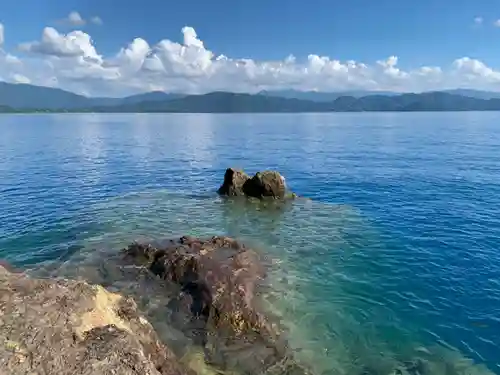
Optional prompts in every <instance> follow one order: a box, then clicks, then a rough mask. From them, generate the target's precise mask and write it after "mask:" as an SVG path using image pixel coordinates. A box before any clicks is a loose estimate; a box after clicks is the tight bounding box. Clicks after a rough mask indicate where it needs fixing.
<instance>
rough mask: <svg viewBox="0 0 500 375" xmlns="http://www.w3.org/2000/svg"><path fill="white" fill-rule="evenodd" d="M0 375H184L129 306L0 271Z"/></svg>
mask: <svg viewBox="0 0 500 375" xmlns="http://www.w3.org/2000/svg"><path fill="white" fill-rule="evenodd" d="M0 374H10V375H21V374H23V375H24V374H40V375H42V374H43V375H53V374H57V375H78V374H89V375H90V374H92V375H94V374H95V375H104V374H106V375H107V374H120V375H160V374H164V375H167V374H168V375H187V374H191V372H190V371H189V370H187V369H185V368H183V367H182V366H181V365H180V364H179V363H178V361H177V358H176V357H175V355H174V354H173V353H172V352H171V351H170V349H169V348H168V347H166V346H165V345H164V344H163V343H161V342H160V341H159V339H158V337H157V335H156V333H155V331H154V329H153V327H152V326H151V325H150V324H149V322H148V321H147V320H146V319H144V318H143V317H142V316H141V315H140V314H139V312H138V311H137V308H136V304H135V302H134V301H133V300H131V299H127V298H124V297H122V296H120V295H118V294H114V293H110V292H108V291H107V290H105V289H104V288H102V287H100V286H93V285H89V284H87V283H85V282H83V281H69V280H63V279H59V280H44V279H32V278H29V277H27V276H26V275H24V274H22V273H13V272H10V271H8V270H7V269H6V268H5V267H3V266H0Z"/></svg>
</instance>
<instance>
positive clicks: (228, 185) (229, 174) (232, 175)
mask: <svg viewBox="0 0 500 375" xmlns="http://www.w3.org/2000/svg"><path fill="white" fill-rule="evenodd" d="M249 179H250V177H248V175H247V174H246V173H245V172H243V171H241V170H238V169H233V168H228V169H226V173H225V174H224V182H223V183H222V186H221V187H220V188H219V191H218V193H219V194H220V195H227V196H229V197H237V196H244V195H245V193H244V191H243V185H244V184H245V182H247V181H248V180H249Z"/></svg>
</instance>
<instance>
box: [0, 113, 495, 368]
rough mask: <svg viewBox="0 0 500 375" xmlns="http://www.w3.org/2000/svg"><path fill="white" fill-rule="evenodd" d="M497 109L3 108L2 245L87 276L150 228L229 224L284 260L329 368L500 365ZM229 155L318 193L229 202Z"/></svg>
mask: <svg viewBox="0 0 500 375" xmlns="http://www.w3.org/2000/svg"><path fill="white" fill-rule="evenodd" d="M499 120H500V114H496V113H468V114H447V113H440V114H426V113H418V114H336V115H335V114H333V115H332V114H322V115H313V114H312V115H231V116H230V115H122V116H117V115H104V116H103V115H56V116H4V117H2V118H1V119H0V134H2V137H1V138H0V194H1V198H2V199H1V200H0V212H1V215H2V220H0V253H1V254H2V257H5V258H7V259H8V260H10V261H11V262H13V263H15V264H17V265H19V266H24V267H30V268H34V270H33V272H34V273H37V272H38V273H43V272H51V273H52V274H59V275H69V276H81V275H84V274H85V272H84V269H85V268H86V267H87V269H88V268H89V267H90V268H91V267H97V266H98V264H99V262H100V259H102V258H103V256H105V254H109V253H113V252H114V251H115V250H116V249H119V248H120V247H121V246H123V245H125V244H127V243H128V242H129V241H131V240H134V239H151V238H163V237H168V236H172V235H180V234H186V233H190V234H195V235H212V234H229V235H232V236H236V237H238V238H241V239H243V240H246V242H248V243H251V244H253V245H254V246H255V247H256V248H257V249H259V251H261V252H262V253H263V254H265V255H266V257H267V258H268V259H269V263H270V264H271V272H270V275H269V279H270V281H271V283H272V288H271V290H269V291H268V293H266V295H265V296H264V297H265V300H266V304H265V306H266V308H268V309H269V310H271V311H273V312H274V313H275V314H277V315H279V316H280V317H281V319H282V321H283V323H284V324H285V325H287V326H288V329H289V331H290V344H291V346H292V347H293V348H294V349H296V353H297V356H298V357H299V358H300V359H301V360H303V361H305V362H308V363H312V364H313V367H314V369H315V370H316V372H317V373H322V372H323V373H345V374H351V373H352V374H354V373H366V374H368V373H380V374H389V373H392V372H393V371H394V367H395V366H397V363H402V362H408V361H412V360H414V359H415V358H423V359H425V360H426V361H428V363H429V366H430V367H429V368H430V369H431V372H432V373H445V372H446V373H451V372H455V373H471V372H478V373H479V372H488V371H490V372H496V373H500V365H499V363H500V359H499V358H500V349H499V343H500V255H498V248H499V246H498V245H499V243H500V240H499V238H500V225H499V222H498V213H499V210H500V204H499V203H500V198H499V197H500V195H499V193H500V177H499V176H500V174H499V173H498V172H499V170H500V137H499V136H498V135H497V132H496V126H497V125H496V124H498V121H499ZM227 166H237V167H244V168H245V169H248V170H249V171H256V170H258V169H263V168H277V169H279V170H280V171H282V172H283V173H284V174H285V176H286V178H287V182H288V183H289V185H290V187H291V188H292V189H293V190H295V191H297V192H298V193H299V194H301V195H305V196H308V197H311V198H313V201H300V202H298V203H296V204H294V205H293V206H287V207H281V208H279V209H273V210H270V209H260V210H257V209H256V208H255V207H254V206H247V205H241V204H238V203H230V202H224V201H222V200H220V199H218V198H217V197H216V196H215V195H214V190H215V188H216V187H217V186H218V184H219V182H220V180H221V177H222V174H223V172H224V169H225V167H227ZM47 270H49V271H47ZM85 275H86V276H87V277H89V278H91V277H90V275H89V274H85ZM113 287H116V288H117V289H120V285H118V283H115V284H114V285H113ZM468 359H470V360H471V361H473V363H472V362H470V361H469V360H468ZM486 367H487V369H486Z"/></svg>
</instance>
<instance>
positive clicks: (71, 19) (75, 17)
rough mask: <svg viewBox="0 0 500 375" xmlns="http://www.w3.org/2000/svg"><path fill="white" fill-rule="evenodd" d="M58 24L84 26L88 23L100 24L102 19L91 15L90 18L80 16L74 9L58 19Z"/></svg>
mask: <svg viewBox="0 0 500 375" xmlns="http://www.w3.org/2000/svg"><path fill="white" fill-rule="evenodd" d="M58 23H59V24H60V25H68V26H75V27H79V26H85V25H86V24H88V23H92V24H94V25H102V23H103V22H102V19H101V18H100V17H98V16H93V17H91V18H90V19H88V20H86V19H85V18H83V17H82V16H81V14H80V13H78V12H76V11H72V12H70V13H69V14H68V15H67V16H66V17H65V18H63V19H60V20H59V21H58Z"/></svg>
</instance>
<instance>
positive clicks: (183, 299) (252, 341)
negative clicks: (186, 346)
mask: <svg viewBox="0 0 500 375" xmlns="http://www.w3.org/2000/svg"><path fill="white" fill-rule="evenodd" d="M125 254H126V257H127V258H129V259H133V260H134V261H136V262H138V263H140V264H143V265H145V266H146V267H148V269H149V270H150V271H151V272H152V273H154V274H155V275H157V276H159V277H161V279H163V280H166V281H168V282H171V283H172V284H174V285H176V286H177V287H178V296H177V298H175V299H173V300H172V301H171V304H170V308H171V310H172V315H171V317H170V319H171V323H172V324H173V325H175V326H176V327H178V328H180V329H182V331H183V332H184V333H185V334H186V335H188V336H190V337H191V338H192V339H193V341H194V343H195V344H197V345H199V346H200V347H202V348H203V349H204V351H205V357H206V361H207V362H209V363H210V364H212V365H214V366H216V367H218V368H220V369H222V370H233V371H237V372H238V373H241V374H259V373H263V372H266V373H273V374H305V373H307V371H306V370H305V369H303V368H301V367H300V366H299V365H298V364H297V363H296V362H295V361H294V360H293V357H292V355H291V353H290V351H289V349H288V347H287V343H286V340H285V339H284V337H283V335H282V332H281V330H280V328H279V327H278V325H277V322H273V321H271V319H270V317H269V316H268V315H266V314H264V313H263V312H262V311H261V310H260V309H259V305H258V299H257V296H256V293H257V288H258V287H259V284H260V282H261V281H262V280H263V279H264V278H265V269H264V267H263V265H262V263H261V262H260V259H259V256H258V254H257V252H255V251H254V250H252V249H250V248H247V247H245V246H244V245H243V244H241V243H239V242H237V241H236V240H234V239H231V238H228V237H213V238H211V239H209V240H200V239H196V238H192V237H182V238H180V239H179V240H176V241H168V242H166V243H163V244H160V245H159V246H153V245H141V244H133V245H131V246H129V247H128V248H127V249H125Z"/></svg>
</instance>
